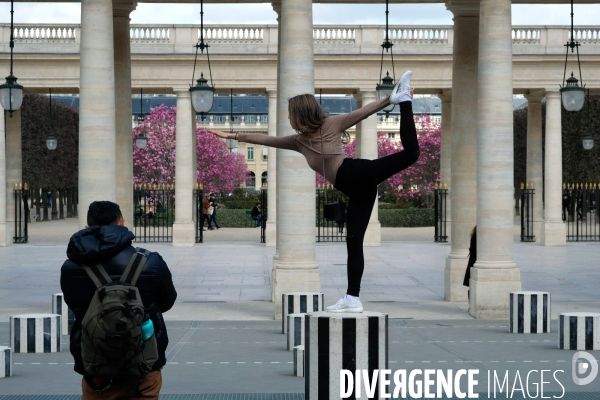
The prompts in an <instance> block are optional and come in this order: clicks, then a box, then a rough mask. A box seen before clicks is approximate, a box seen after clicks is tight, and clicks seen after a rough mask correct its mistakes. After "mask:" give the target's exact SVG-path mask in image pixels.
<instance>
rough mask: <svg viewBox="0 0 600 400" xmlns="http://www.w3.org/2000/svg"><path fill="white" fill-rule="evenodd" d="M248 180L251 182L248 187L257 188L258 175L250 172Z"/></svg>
mask: <svg viewBox="0 0 600 400" xmlns="http://www.w3.org/2000/svg"><path fill="white" fill-rule="evenodd" d="M248 178H249V179H248V181H250V183H249V184H248V187H256V175H254V172H252V171H250V173H249V174H248Z"/></svg>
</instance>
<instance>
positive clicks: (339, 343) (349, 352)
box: [304, 312, 388, 400]
mask: <svg viewBox="0 0 600 400" xmlns="http://www.w3.org/2000/svg"><path fill="white" fill-rule="evenodd" d="M304 339H305V344H304V349H305V353H304V365H305V370H304V372H305V379H304V382H305V390H304V395H305V399H306V400H315V399H319V400H327V399H339V397H340V370H342V369H347V370H350V371H355V370H357V369H360V370H368V371H369V376H373V370H375V369H379V370H381V369H387V367H388V316H387V314H382V313H377V312H363V313H329V312H319V313H309V314H306V316H305V334H304ZM361 393H362V396H365V391H364V386H363V389H362V390H361ZM375 398H376V399H379V385H377V388H376V396H375Z"/></svg>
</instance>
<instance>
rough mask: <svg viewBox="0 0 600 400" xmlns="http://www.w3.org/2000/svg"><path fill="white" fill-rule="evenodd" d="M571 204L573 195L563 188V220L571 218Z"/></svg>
mask: <svg viewBox="0 0 600 400" xmlns="http://www.w3.org/2000/svg"><path fill="white" fill-rule="evenodd" d="M570 205H571V195H570V194H569V191H568V190H567V189H563V194H562V220H563V222H566V221H567V218H569V206H570Z"/></svg>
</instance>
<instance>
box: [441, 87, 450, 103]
mask: <svg viewBox="0 0 600 400" xmlns="http://www.w3.org/2000/svg"><path fill="white" fill-rule="evenodd" d="M438 97H439V98H440V100H442V103H449V102H451V101H452V90H451V89H444V90H442V93H440V94H438Z"/></svg>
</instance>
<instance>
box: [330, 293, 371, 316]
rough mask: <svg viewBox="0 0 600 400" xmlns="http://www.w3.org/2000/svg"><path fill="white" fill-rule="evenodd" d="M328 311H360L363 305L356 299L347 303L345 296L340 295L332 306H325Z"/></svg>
mask: <svg viewBox="0 0 600 400" xmlns="http://www.w3.org/2000/svg"><path fill="white" fill-rule="evenodd" d="M326 310H327V311H329V312H339V313H361V312H363V305H362V303H361V302H360V300H356V301H355V302H353V303H349V302H348V301H346V297H345V296H344V297H342V298H341V299H339V300H338V302H337V303H335V304H334V305H332V306H329V307H327V308H326Z"/></svg>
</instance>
